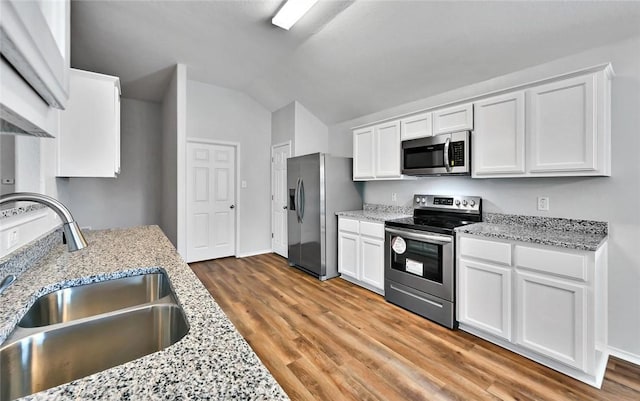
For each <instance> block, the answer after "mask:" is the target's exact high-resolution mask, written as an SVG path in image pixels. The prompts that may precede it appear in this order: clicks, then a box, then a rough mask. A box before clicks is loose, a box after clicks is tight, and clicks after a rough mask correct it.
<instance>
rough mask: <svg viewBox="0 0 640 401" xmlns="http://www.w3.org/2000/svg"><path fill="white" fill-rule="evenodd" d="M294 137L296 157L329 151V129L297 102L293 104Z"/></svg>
mask: <svg viewBox="0 0 640 401" xmlns="http://www.w3.org/2000/svg"><path fill="white" fill-rule="evenodd" d="M295 135H296V138H295V144H294V149H295V153H294V155H296V156H301V155H307V154H310V153H316V152H322V153H326V152H327V151H328V150H329V146H328V142H327V140H328V135H329V129H328V128H327V126H326V125H325V124H324V123H323V122H322V121H320V120H319V119H318V117H316V116H314V115H313V114H312V113H311V112H310V111H309V110H307V109H306V108H305V107H304V106H303V105H302V104H300V103H299V102H295Z"/></svg>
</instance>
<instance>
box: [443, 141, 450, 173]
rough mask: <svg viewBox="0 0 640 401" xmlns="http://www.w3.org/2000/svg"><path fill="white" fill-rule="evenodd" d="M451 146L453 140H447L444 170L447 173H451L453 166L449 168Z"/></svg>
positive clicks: (445, 142) (445, 143)
mask: <svg viewBox="0 0 640 401" xmlns="http://www.w3.org/2000/svg"><path fill="white" fill-rule="evenodd" d="M450 144H451V139H449V138H447V140H446V141H444V168H445V169H447V171H451V166H449V145H450Z"/></svg>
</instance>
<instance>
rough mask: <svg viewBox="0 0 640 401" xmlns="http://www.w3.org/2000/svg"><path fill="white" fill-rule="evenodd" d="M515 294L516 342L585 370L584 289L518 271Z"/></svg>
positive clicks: (585, 321)
mask: <svg viewBox="0 0 640 401" xmlns="http://www.w3.org/2000/svg"><path fill="white" fill-rule="evenodd" d="M516 293H517V300H516V308H517V312H516V316H517V317H516V320H517V328H516V333H517V343H518V344H519V345H521V346H523V347H526V348H528V349H530V350H532V351H535V352H537V353H539V354H542V355H545V356H547V357H549V358H553V359H555V360H558V361H560V362H562V363H565V364H567V365H569V366H573V367H575V368H577V369H580V370H584V349H585V341H586V337H587V335H586V324H587V319H586V318H585V313H586V299H585V297H586V294H587V291H585V288H584V287H583V286H580V285H575V284H572V283H568V282H566V281H565V280H561V279H556V278H553V277H543V276H539V275H535V274H529V273H522V272H519V271H518V272H516Z"/></svg>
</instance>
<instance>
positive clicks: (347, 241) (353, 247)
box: [338, 232, 360, 277]
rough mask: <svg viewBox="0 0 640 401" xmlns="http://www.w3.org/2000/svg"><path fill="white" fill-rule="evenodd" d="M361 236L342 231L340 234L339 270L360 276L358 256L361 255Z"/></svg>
mask: <svg viewBox="0 0 640 401" xmlns="http://www.w3.org/2000/svg"><path fill="white" fill-rule="evenodd" d="M359 248H360V236H359V235H358V234H352V233H346V232H340V233H339V234H338V271H339V272H340V273H342V274H347V275H349V276H353V277H357V276H358V258H359V257H360V252H359Z"/></svg>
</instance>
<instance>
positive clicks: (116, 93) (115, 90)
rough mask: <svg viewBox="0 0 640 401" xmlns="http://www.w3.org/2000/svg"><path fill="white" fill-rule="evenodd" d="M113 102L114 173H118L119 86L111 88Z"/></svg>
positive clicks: (119, 140) (119, 141)
mask: <svg viewBox="0 0 640 401" xmlns="http://www.w3.org/2000/svg"><path fill="white" fill-rule="evenodd" d="M113 103H114V109H115V110H114V112H115V117H114V121H115V127H114V129H115V141H116V151H115V158H116V160H115V171H116V174H120V158H121V156H120V143H121V137H120V88H119V87H118V86H115V87H114V88H113Z"/></svg>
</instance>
